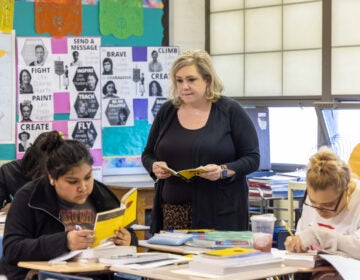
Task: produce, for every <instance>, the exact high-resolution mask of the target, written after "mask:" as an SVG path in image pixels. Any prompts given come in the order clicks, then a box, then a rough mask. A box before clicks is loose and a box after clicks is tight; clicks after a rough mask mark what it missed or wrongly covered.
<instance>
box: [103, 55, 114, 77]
mask: <svg viewBox="0 0 360 280" xmlns="http://www.w3.org/2000/svg"><path fill="white" fill-rule="evenodd" d="M112 74H113V62H112V60H111V58H109V57H105V58H104V60H103V75H112Z"/></svg>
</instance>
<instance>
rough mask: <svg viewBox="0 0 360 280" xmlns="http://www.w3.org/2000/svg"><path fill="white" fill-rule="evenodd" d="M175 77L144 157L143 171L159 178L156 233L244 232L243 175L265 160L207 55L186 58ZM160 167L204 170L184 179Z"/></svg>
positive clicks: (246, 119) (245, 200) (253, 133)
mask: <svg viewBox="0 0 360 280" xmlns="http://www.w3.org/2000/svg"><path fill="white" fill-rule="evenodd" d="M170 75H171V79H172V89H171V100H170V101H168V102H166V103H164V104H163V105H162V107H161V108H160V110H159V112H158V114H157V116H156V118H155V120H154V123H153V125H152V127H151V130H150V133H149V137H148V141H147V144H146V147H145V149H144V151H143V153H142V162H143V164H144V166H145V168H146V169H147V171H148V172H149V174H150V175H151V176H152V178H153V179H154V180H158V179H159V181H158V183H157V186H156V194H155V199H154V205H153V212H152V224H151V232H152V233H155V232H158V231H159V230H161V229H179V228H183V229H184V228H212V229H217V230H247V229H248V223H249V210H248V186H247V184H246V177H245V176H246V175H247V174H249V173H251V172H253V171H255V170H257V169H258V167H259V162H260V154H259V143H258V137H257V134H256V130H255V128H254V125H253V123H252V121H251V119H250V118H249V116H248V114H247V113H246V112H245V110H244V109H243V108H242V107H241V106H240V104H239V103H238V102H236V101H235V100H233V99H230V98H228V97H225V96H222V95H221V92H222V90H223V86H222V83H221V81H220V80H219V78H218V76H217V75H216V73H215V70H214V69H213V66H212V63H211V59H210V56H209V55H208V54H207V53H206V52H205V51H202V50H192V51H187V52H185V53H183V54H182V55H181V56H179V57H178V58H177V59H176V60H175V62H174V63H173V65H172V69H171V73H170ZM179 155H181V156H179ZM161 166H169V167H170V168H172V169H175V170H182V169H188V168H195V167H198V166H204V168H205V169H206V170H207V172H205V173H201V174H199V175H198V176H196V177H195V178H194V179H193V180H192V181H190V182H186V181H184V180H182V179H181V178H179V177H176V176H171V174H170V173H168V172H166V171H165V170H164V169H163V168H161Z"/></svg>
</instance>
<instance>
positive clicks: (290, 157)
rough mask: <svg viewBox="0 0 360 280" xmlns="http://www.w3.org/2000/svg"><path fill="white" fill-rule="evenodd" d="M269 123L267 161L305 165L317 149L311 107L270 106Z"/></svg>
mask: <svg viewBox="0 0 360 280" xmlns="http://www.w3.org/2000/svg"><path fill="white" fill-rule="evenodd" d="M359 112H360V111H359ZM269 125H270V160H271V163H278V164H285V163H289V164H296V165H297V164H298V165H306V164H307V163H308V160H309V157H310V156H311V155H312V154H313V153H315V152H316V150H317V128H318V125H317V117H316V112H315V109H314V108H313V107H304V108H301V107H270V108H269Z"/></svg>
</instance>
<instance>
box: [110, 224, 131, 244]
mask: <svg viewBox="0 0 360 280" xmlns="http://www.w3.org/2000/svg"><path fill="white" fill-rule="evenodd" d="M110 240H111V241H112V242H114V244H115V245H121V246H130V244H131V234H130V232H129V231H128V230H127V229H126V228H124V227H120V228H119V230H117V231H116V232H115V236H114V237H113V238H111V239H110Z"/></svg>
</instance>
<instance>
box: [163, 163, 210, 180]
mask: <svg viewBox="0 0 360 280" xmlns="http://www.w3.org/2000/svg"><path fill="white" fill-rule="evenodd" d="M158 166H159V167H161V168H162V169H164V170H166V171H168V172H170V173H171V174H172V175H174V176H178V177H180V178H182V179H183V180H185V181H188V180H190V179H192V178H193V177H195V176H196V175H198V174H200V173H204V172H207V170H206V169H205V168H204V167H202V166H200V167H197V168H191V169H184V170H180V171H175V170H174V169H171V168H170V167H167V166H162V165H158Z"/></svg>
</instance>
